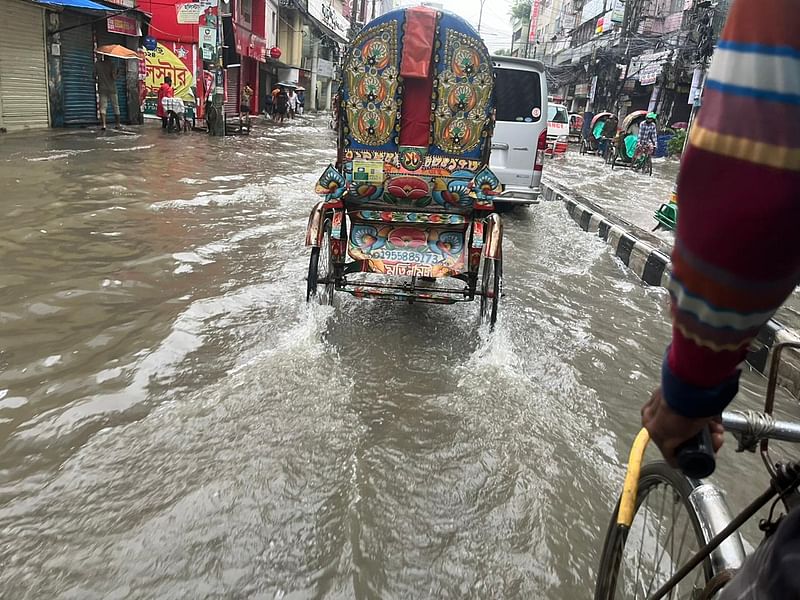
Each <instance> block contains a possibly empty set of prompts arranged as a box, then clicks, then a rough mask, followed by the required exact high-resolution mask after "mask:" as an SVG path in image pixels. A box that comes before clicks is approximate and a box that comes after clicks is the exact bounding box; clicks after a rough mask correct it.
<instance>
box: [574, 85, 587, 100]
mask: <svg viewBox="0 0 800 600" xmlns="http://www.w3.org/2000/svg"><path fill="white" fill-rule="evenodd" d="M575 95H576V96H579V97H581V98H585V97H586V96H588V95H589V84H588V83H577V84H575Z"/></svg>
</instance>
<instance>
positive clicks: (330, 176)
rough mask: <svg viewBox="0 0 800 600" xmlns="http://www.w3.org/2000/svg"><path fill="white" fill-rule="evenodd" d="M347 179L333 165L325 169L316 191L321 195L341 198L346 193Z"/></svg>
mask: <svg viewBox="0 0 800 600" xmlns="http://www.w3.org/2000/svg"><path fill="white" fill-rule="evenodd" d="M344 190H345V180H344V177H342V175H341V173H339V171H337V170H336V169H334V168H333V165H328V167H327V168H326V169H325V171H323V173H322V176H321V177H320V178H319V180H318V181H317V185H316V186H315V189H314V191H316V193H317V194H319V195H321V196H328V197H329V198H340V197H341V196H342V194H344Z"/></svg>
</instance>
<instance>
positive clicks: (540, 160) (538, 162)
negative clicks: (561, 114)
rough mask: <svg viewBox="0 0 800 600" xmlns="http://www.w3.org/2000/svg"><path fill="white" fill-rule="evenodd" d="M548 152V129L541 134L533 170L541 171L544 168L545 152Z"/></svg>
mask: <svg viewBox="0 0 800 600" xmlns="http://www.w3.org/2000/svg"><path fill="white" fill-rule="evenodd" d="M545 150H547V129H545V130H544V131H542V133H540V134H539V143H538V144H537V145H536V158H535V159H534V161H533V170H534V171H541V170H542V167H543V166H544V151H545Z"/></svg>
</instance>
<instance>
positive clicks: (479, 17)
mask: <svg viewBox="0 0 800 600" xmlns="http://www.w3.org/2000/svg"><path fill="white" fill-rule="evenodd" d="M484 4H486V0H481V12H480V13H478V34H480V32H481V22H482V21H483V5H484ZM373 6H374V0H373ZM512 35H513V34H512Z"/></svg>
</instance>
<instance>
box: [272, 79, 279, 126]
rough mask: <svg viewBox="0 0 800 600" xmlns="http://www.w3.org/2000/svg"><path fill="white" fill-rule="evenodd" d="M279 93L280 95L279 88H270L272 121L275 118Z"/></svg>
mask: <svg viewBox="0 0 800 600" xmlns="http://www.w3.org/2000/svg"><path fill="white" fill-rule="evenodd" d="M280 93H281V88H280V87H279V86H277V85H276V86H275V87H274V88H272V118H273V120H274V119H275V118H276V116H277V110H278V94H280Z"/></svg>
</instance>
